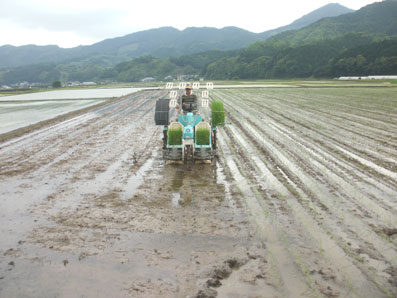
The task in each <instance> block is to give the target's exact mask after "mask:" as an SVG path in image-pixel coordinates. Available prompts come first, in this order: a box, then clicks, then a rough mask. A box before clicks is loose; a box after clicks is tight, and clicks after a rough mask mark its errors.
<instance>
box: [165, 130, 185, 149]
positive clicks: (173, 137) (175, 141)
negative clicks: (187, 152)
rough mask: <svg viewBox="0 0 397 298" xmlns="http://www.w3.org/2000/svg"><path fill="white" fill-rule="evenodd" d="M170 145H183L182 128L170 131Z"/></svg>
mask: <svg viewBox="0 0 397 298" xmlns="http://www.w3.org/2000/svg"><path fill="white" fill-rule="evenodd" d="M168 145H182V128H173V129H172V128H170V129H168Z"/></svg>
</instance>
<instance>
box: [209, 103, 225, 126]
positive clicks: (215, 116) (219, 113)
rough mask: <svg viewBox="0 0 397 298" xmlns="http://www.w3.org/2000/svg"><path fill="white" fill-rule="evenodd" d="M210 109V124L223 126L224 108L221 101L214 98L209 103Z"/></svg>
mask: <svg viewBox="0 0 397 298" xmlns="http://www.w3.org/2000/svg"><path fill="white" fill-rule="evenodd" d="M211 110H212V125H214V126H223V125H225V108H224V107H223V102H222V101H219V100H216V101H213V102H212V103H211Z"/></svg>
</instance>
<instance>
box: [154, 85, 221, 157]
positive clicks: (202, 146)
mask: <svg viewBox="0 0 397 298" xmlns="http://www.w3.org/2000/svg"><path fill="white" fill-rule="evenodd" d="M213 88H214V84H213V83H211V82H208V83H207V84H206V87H205V90H202V91H201V92H200V83H199V82H195V83H193V85H192V86H191V85H190V84H189V83H186V82H181V83H179V86H178V88H174V86H173V83H167V85H166V89H167V90H169V91H170V92H169V94H167V96H165V97H163V98H160V99H158V100H157V102H156V111H155V123H156V125H163V157H164V159H165V160H171V161H183V162H184V163H185V164H189V163H194V161H196V160H212V159H213V158H214V157H215V154H216V132H217V126H222V125H224V122H225V111H224V106H223V102H221V101H212V102H211V107H210V98H209V91H210V90H212V89H213ZM189 89H191V91H190V92H192V94H188V93H190V92H189ZM184 90H186V94H184ZM210 116H211V117H210Z"/></svg>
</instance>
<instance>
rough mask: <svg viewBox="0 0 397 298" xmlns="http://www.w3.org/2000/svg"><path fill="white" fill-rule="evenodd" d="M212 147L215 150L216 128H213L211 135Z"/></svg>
mask: <svg viewBox="0 0 397 298" xmlns="http://www.w3.org/2000/svg"><path fill="white" fill-rule="evenodd" d="M212 149H213V150H216V130H214V134H213V136H212Z"/></svg>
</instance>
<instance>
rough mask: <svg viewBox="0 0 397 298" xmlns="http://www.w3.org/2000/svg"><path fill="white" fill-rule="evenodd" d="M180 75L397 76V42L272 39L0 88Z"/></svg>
mask: <svg viewBox="0 0 397 298" xmlns="http://www.w3.org/2000/svg"><path fill="white" fill-rule="evenodd" d="M178 74H193V75H200V76H203V77H205V78H207V79H213V80H229V79H285V78H309V77H318V78H333V77H338V76H365V75H377V74H378V75H388V74H389V75H396V74H397V37H396V38H393V37H389V38H387V39H385V38H383V39H382V38H379V37H377V36H372V35H368V34H360V33H348V34H346V35H343V36H341V37H338V38H336V39H329V40H321V41H316V42H312V43H303V44H291V43H289V42H288V41H286V40H280V39H272V40H268V41H263V42H256V43H254V44H252V45H250V46H248V47H246V48H244V49H242V50H238V51H207V52H203V53H198V54H192V55H184V56H180V57H171V58H157V57H153V56H143V57H139V58H135V59H133V60H130V61H127V62H122V63H119V64H117V65H116V66H114V67H106V66H103V65H98V64H97V65H93V64H86V63H82V62H70V63H64V64H58V65H56V64H39V65H31V66H23V67H17V68H14V69H10V70H3V71H0V83H1V84H13V83H17V82H22V81H27V82H38V83H49V84H51V82H53V81H57V80H60V81H63V82H65V81H80V82H83V81H104V80H112V81H119V82H136V81H140V80H141V79H142V78H144V77H153V78H155V79H157V80H163V79H164V78H165V77H166V76H169V75H171V76H173V77H176V76H177V75H178Z"/></svg>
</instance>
